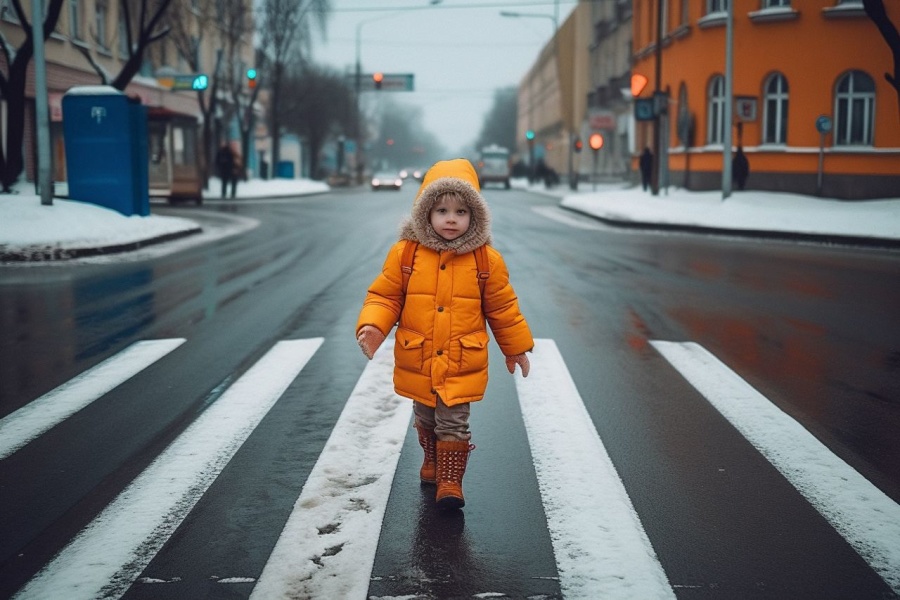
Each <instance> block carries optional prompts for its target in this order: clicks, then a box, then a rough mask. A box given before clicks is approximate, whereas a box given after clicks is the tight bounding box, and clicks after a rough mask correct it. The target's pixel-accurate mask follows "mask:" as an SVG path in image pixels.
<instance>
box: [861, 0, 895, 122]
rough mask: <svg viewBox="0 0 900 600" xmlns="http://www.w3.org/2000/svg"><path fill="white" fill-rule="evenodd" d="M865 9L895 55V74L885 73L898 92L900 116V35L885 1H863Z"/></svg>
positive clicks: (885, 76)
mask: <svg viewBox="0 0 900 600" xmlns="http://www.w3.org/2000/svg"><path fill="white" fill-rule="evenodd" d="M863 8H864V9H865V11H866V14H867V15H868V16H869V18H870V19H871V20H872V22H873V23H875V26H876V27H877V28H878V31H879V32H880V33H881V37H883V38H884V41H885V42H886V43H887V45H888V48H890V49H891V54H893V55H894V73H893V74H891V73H885V74H884V78H885V79H886V80H887V82H888V83H889V84H891V87H893V88H894V89H895V90H896V91H897V114H898V116H900V33H898V32H897V26H896V25H894V24H893V23H892V22H891V19H890V17H889V16H888V14H887V10H885V8H884V0H863Z"/></svg>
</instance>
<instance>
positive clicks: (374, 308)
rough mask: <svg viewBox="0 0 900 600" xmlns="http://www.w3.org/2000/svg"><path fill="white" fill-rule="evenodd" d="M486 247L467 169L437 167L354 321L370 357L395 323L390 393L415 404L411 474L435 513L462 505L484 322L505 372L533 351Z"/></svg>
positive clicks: (482, 368) (480, 387)
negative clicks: (416, 454) (418, 459)
mask: <svg viewBox="0 0 900 600" xmlns="http://www.w3.org/2000/svg"><path fill="white" fill-rule="evenodd" d="M415 243H417V244H418V245H417V246H413V247H414V248H415V250H414V251H415V254H414V255H413V257H412V259H411V260H409V261H408V262H406V263H404V260H407V258H406V257H407V256H408V255H404V250H406V248H407V246H408V245H409V244H415ZM490 243H491V218H490V212H489V211H488V207H487V204H486V203H485V201H484V198H483V197H482V196H481V193H480V191H479V186H478V175H477V174H476V172H475V169H474V168H473V167H472V164H471V163H470V162H469V161H467V160H465V159H456V160H448V161H441V162H438V163H437V164H435V165H434V166H433V167H431V169H429V170H428V173H427V174H426V175H425V179H424V180H423V181H422V186H421V187H420V188H419V192H418V195H417V196H416V199H415V201H414V203H413V209H412V215H411V216H410V217H409V218H407V219H405V220H404V221H403V223H402V224H401V230H400V241H399V242H397V243H396V244H394V246H393V247H392V248H391V249H390V251H389V252H388V256H387V259H386V260H385V262H384V267H383V268H382V271H381V274H380V275H379V276H378V277H376V278H375V281H373V282H372V285H371V286H370V287H369V291H368V294H367V295H366V299H365V302H364V303H363V308H362V311H361V312H360V315H359V321H358V322H357V324H356V339H357V341H358V342H359V345H360V347H361V348H362V351H363V353H364V354H365V355H366V356H367V357H368V358H369V359H371V358H372V356H373V355H374V354H375V351H376V350H377V349H378V347H379V346H380V345H381V343H382V342H383V341H384V339H385V336H386V335H387V334H388V333H390V330H391V328H392V327H393V326H394V324H395V323H398V321H399V323H398V326H397V333H396V334H395V338H396V343H395V344H394V362H395V366H394V389H395V391H396V392H397V393H398V394H400V395H401V396H405V397H407V398H411V399H412V400H414V401H415V403H414V413H415V427H416V430H417V431H418V434H419V443H420V444H421V445H422V448H423V449H424V450H425V461H424V463H423V465H422V468H421V470H420V472H419V475H420V477H421V479H422V481H424V482H427V483H437V494H436V501H437V505H438V506H439V507H441V508H461V507H462V506H463V505H464V504H465V500H464V498H463V493H462V478H463V474H464V473H465V470H466V461H467V460H468V456H469V451H470V450H471V449H472V448H474V446H470V445H469V440H470V439H471V434H470V433H469V403H471V402H477V401H478V400H481V399H482V398H483V397H484V391H485V388H486V387H487V381H488V347H487V346H488V340H489V338H488V334H487V331H486V328H485V319H486V320H487V322H488V323H490V325H491V330H492V331H493V332H494V337H495V338H496V339H497V343H498V344H499V346H500V349H501V350H502V351H503V354H504V355H505V356H506V367H507V369H508V370H509V372H510V373H514V372H515V366H516V365H517V364H518V365H519V367H521V369H522V375H523V376H524V377H527V376H528V370H529V362H528V357H526V356H525V352H530V351H531V349H532V348H533V347H534V340H533V339H532V337H531V330H530V329H529V328H528V324H527V323H526V322H525V318H524V317H523V316H522V314H521V313H520V312H519V304H518V300H517V299H516V294H515V292H514V291H513V288H512V286H511V285H510V283H509V273H508V272H507V270H506V264H505V263H504V262H503V257H502V256H501V255H500V253H499V252H497V251H496V250H495V249H494V248H492V247H490V246H489V245H488V244H490ZM482 246H484V248H483V249H482V248H481V247H482ZM476 255H479V256H476ZM484 262H487V263H488V264H484ZM410 265H411V266H412V269H411V273H410V272H409V269H407V273H408V275H404V273H403V267H404V266H406V267H408V266H410ZM404 286H405V287H404Z"/></svg>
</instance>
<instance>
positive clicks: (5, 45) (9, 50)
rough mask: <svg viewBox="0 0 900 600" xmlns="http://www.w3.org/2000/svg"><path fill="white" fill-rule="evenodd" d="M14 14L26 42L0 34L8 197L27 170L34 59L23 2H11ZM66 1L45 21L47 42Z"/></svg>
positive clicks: (57, 0) (0, 158) (51, 5)
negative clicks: (31, 64)
mask: <svg viewBox="0 0 900 600" xmlns="http://www.w3.org/2000/svg"><path fill="white" fill-rule="evenodd" d="M9 3H10V4H11V5H12V9H13V12H14V13H15V15H16V19H18V21H19V23H20V24H21V26H22V32H23V33H24V34H25V38H24V39H23V40H22V43H21V44H20V45H19V47H18V48H16V47H14V46H13V45H12V44H10V43H9V40H7V39H6V37H5V36H3V34H2V33H0V54H2V57H3V60H4V62H5V65H4V66H5V67H6V72H5V73H0V95H2V96H3V99H4V100H6V128H5V133H6V153H4V152H3V149H2V148H0V186H2V192H3V193H5V194H8V193H9V192H10V191H11V189H12V186H13V184H15V182H16V181H17V180H18V179H19V176H20V175H21V174H22V171H23V170H24V168H25V157H24V155H23V153H22V142H23V140H24V139H25V81H26V75H27V72H28V63H29V62H31V57H32V56H34V38H32V36H31V23H30V22H29V21H28V16H27V15H26V14H25V11H24V10H22V3H21V2H20V0H9ZM62 5H63V0H50V1H49V2H48V3H47V5H46V6H47V9H46V16H45V17H44V26H43V29H44V38H45V39H46V38H48V37H49V36H50V34H51V33H52V32H53V30H54V29H55V28H56V22H57V21H58V20H59V13H60V10H61V8H62Z"/></svg>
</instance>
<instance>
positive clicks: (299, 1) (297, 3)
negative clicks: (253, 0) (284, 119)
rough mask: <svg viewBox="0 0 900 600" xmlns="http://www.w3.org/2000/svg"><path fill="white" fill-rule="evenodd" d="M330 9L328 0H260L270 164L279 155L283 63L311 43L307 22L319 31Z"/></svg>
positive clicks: (275, 163)
mask: <svg viewBox="0 0 900 600" xmlns="http://www.w3.org/2000/svg"><path fill="white" fill-rule="evenodd" d="M330 10H331V1H330V0H262V8H261V15H262V17H261V18H260V19H259V30H260V32H261V34H262V35H261V36H260V38H261V40H262V48H261V49H262V52H263V53H264V54H265V55H266V63H267V65H268V68H267V69H266V72H267V74H268V78H269V81H268V82H267V85H268V88H269V91H270V93H271V95H270V106H269V115H270V122H269V123H270V126H269V131H270V133H271V135H272V165H273V167H274V166H275V165H277V164H278V161H279V160H280V158H281V156H280V155H281V141H280V136H279V132H280V131H281V115H282V110H281V108H280V104H281V102H282V87H283V84H284V78H285V66H286V65H287V64H288V63H289V62H290V61H291V60H292V59H294V58H296V57H297V56H298V55H299V54H301V53H302V51H303V50H306V49H308V48H309V46H310V25H311V21H315V22H316V24H318V26H319V27H320V29H321V30H322V32H324V31H325V20H326V18H327V15H328V12H329V11H330Z"/></svg>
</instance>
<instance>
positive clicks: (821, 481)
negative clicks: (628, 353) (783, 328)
mask: <svg viewBox="0 0 900 600" xmlns="http://www.w3.org/2000/svg"><path fill="white" fill-rule="evenodd" d="M651 343H652V344H653V346H654V347H655V348H656V349H657V350H658V351H659V352H660V354H662V355H663V356H664V357H665V358H666V360H668V361H669V362H670V363H671V364H672V366H674V367H675V368H676V369H677V370H678V371H679V372H680V373H681V374H682V375H683V376H684V378H685V379H687V380H688V382H689V383H690V384H691V385H693V386H694V387H695V388H696V389H697V391H699V392H700V393H701V394H702V395H703V396H704V397H705V398H706V399H707V400H708V401H709V402H710V403H711V404H712V405H713V406H714V407H715V408H716V409H717V410H718V411H719V412H720V413H722V415H723V416H724V417H725V418H726V419H728V421H729V422H731V424H732V425H734V427H735V428H737V430H738V431H740V432H741V434H742V435H743V436H744V437H745V438H747V440H748V441H749V442H750V443H751V444H753V446H754V447H755V448H756V449H757V450H759V452H760V453H762V454H763V456H765V457H766V459H768V461H769V462H771V463H772V465H774V466H775V468H776V469H778V470H779V471H780V472H781V474H782V475H784V476H785V477H786V478H787V479H788V481H790V482H791V484H792V485H793V486H794V487H795V488H797V490H798V491H799V492H800V493H801V494H802V495H803V496H804V497H805V498H806V499H807V500H808V501H809V502H810V504H812V505H813V506H814V507H815V508H816V510H818V511H819V512H820V513H821V514H822V516H824V517H825V519H827V520H828V522H829V523H831V526H832V527H834V528H835V529H836V530H837V531H838V533H840V534H841V536H843V537H844V539H845V540H847V542H848V543H849V544H850V545H851V546H852V547H853V548H854V549H855V550H856V551H857V552H858V553H859V555H860V556H862V558H863V559H864V560H865V561H866V562H867V563H868V564H869V566H871V567H872V568H873V569H874V570H875V571H876V572H877V573H878V574H879V575H880V576H881V578H882V579H884V581H885V582H886V583H887V584H888V585H889V586H890V587H891V588H892V589H893V590H894V592H897V593H900V505H898V504H897V503H896V502H894V501H893V500H891V499H890V498H889V497H888V496H887V495H886V494H884V493H883V492H882V491H881V490H879V489H878V488H877V487H875V486H874V485H872V483H870V482H869V481H868V480H867V479H866V478H864V477H863V476H862V475H860V474H859V473H858V472H857V471H856V470H854V469H853V468H852V467H851V466H850V465H848V464H847V463H846V462H844V461H843V460H841V459H840V458H838V457H837V456H835V455H834V453H832V452H831V451H830V450H829V449H828V447H827V446H825V445H824V444H823V443H822V442H820V441H819V440H817V439H816V438H815V437H814V436H813V435H812V434H811V433H809V432H808V431H807V430H806V429H805V428H804V427H803V426H802V425H800V424H799V423H797V422H796V421H795V420H794V419H792V418H791V417H790V416H788V415H787V414H785V413H784V412H783V411H782V410H781V409H779V408H778V407H777V406H775V405H774V404H772V403H771V402H770V401H769V400H768V399H767V398H766V397H765V396H763V395H762V394H760V393H759V392H757V391H756V390H755V389H753V388H752V387H751V386H750V385H749V384H748V383H747V382H746V381H744V380H743V379H742V378H741V377H740V376H739V375H737V374H736V373H735V372H734V371H732V370H731V369H729V368H728V367H727V366H726V365H725V364H723V363H722V362H721V361H719V359H717V358H716V357H715V356H713V355H712V354H711V353H710V352H708V351H707V350H706V349H705V348H703V347H702V346H700V345H698V344H695V343H691V342H687V343H678V342H662V341H653V342H651Z"/></svg>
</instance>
